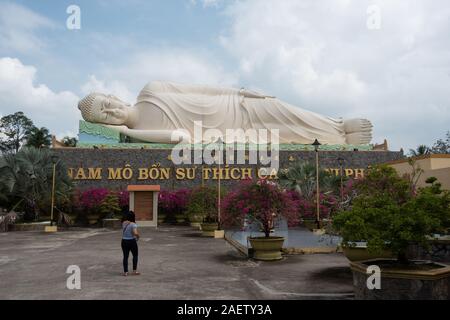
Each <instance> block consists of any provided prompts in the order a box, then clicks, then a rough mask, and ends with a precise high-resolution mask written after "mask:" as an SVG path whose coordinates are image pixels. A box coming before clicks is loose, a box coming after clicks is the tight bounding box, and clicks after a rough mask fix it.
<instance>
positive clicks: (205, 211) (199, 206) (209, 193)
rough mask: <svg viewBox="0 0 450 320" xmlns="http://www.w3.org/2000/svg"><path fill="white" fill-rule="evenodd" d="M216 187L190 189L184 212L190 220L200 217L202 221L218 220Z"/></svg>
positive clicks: (214, 221) (212, 221) (211, 221)
mask: <svg viewBox="0 0 450 320" xmlns="http://www.w3.org/2000/svg"><path fill="white" fill-rule="evenodd" d="M217 200H218V199H217V188H215V187H209V186H204V187H198V188H195V189H194V190H192V193H191V195H190V197H189V200H188V204H187V208H186V209H187V210H186V213H187V215H188V217H189V219H190V220H194V217H198V216H200V217H201V221H203V222H204V223H216V222H218V206H217V205H218V201H217Z"/></svg>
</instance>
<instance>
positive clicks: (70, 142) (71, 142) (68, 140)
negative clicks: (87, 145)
mask: <svg viewBox="0 0 450 320" xmlns="http://www.w3.org/2000/svg"><path fill="white" fill-rule="evenodd" d="M62 142H63V144H64V145H65V146H66V147H76V146H77V143H78V140H77V138H75V137H64V138H63V141H62Z"/></svg>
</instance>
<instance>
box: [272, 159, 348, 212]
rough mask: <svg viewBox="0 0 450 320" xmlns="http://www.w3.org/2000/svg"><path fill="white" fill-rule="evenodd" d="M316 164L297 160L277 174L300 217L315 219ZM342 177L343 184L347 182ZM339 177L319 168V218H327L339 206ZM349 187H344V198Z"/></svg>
mask: <svg viewBox="0 0 450 320" xmlns="http://www.w3.org/2000/svg"><path fill="white" fill-rule="evenodd" d="M316 179H317V178H316V166H315V165H313V164H311V163H308V162H303V163H300V162H297V163H295V164H294V165H293V166H292V167H290V168H288V169H285V170H282V171H281V173H280V175H279V181H280V185H281V186H283V187H285V188H287V189H288V190H291V192H290V195H291V197H292V199H293V200H294V201H296V203H297V204H298V214H299V215H300V218H301V219H316V215H317V213H316V211H317V209H316V192H317V191H316V186H317V185H316V183H317V181H316ZM346 180H347V179H346V178H344V181H343V182H344V183H345V185H347V184H348V182H347V181H346ZM340 182H341V181H340V177H339V176H336V175H334V174H331V173H329V172H327V171H325V170H321V169H320V170H319V187H320V195H319V201H320V202H319V211H320V218H321V219H328V218H330V216H331V215H332V214H333V213H334V212H336V210H337V209H338V208H339V206H341V205H342V204H341V203H340V196H337V195H339V193H340ZM349 190H350V189H349V188H348V187H346V188H344V196H345V198H347V197H348V195H349Z"/></svg>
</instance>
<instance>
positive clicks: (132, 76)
mask: <svg viewBox="0 0 450 320" xmlns="http://www.w3.org/2000/svg"><path fill="white" fill-rule="evenodd" d="M98 79H102V80H98ZM153 80H162V81H173V82H179V83H194V84H208V85H220V86H235V85H237V83H238V80H237V76H236V75H235V74H233V73H230V72H227V71H226V70H225V69H224V68H223V67H222V66H221V64H220V61H216V60H215V58H214V57H213V56H212V55H210V54H208V53H206V52H196V51H193V50H189V49H183V48H165V49H160V50H157V51H149V50H148V49H147V50H141V51H139V52H138V53H136V54H134V55H131V56H130V58H129V59H128V60H127V61H125V62H124V63H123V65H121V66H119V67H117V66H115V67H111V66H107V67H106V68H105V69H104V70H102V71H101V75H95V76H91V77H90V79H89V81H88V82H87V83H86V84H85V85H83V87H82V91H83V93H87V92H90V91H100V92H105V93H114V94H115V95H117V96H118V97H120V98H122V97H123V99H126V101H127V102H134V101H135V99H136V97H137V95H138V93H139V91H140V90H141V89H142V88H143V87H144V86H145V84H146V83H148V82H150V81H153Z"/></svg>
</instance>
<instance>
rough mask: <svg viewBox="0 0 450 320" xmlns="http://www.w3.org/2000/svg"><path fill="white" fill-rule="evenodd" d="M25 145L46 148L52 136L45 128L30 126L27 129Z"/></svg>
mask: <svg viewBox="0 0 450 320" xmlns="http://www.w3.org/2000/svg"><path fill="white" fill-rule="evenodd" d="M25 138H26V141H27V142H26V146H27V147H34V148H48V147H50V145H51V143H52V137H51V135H50V132H49V131H48V129H47V128H44V127H42V128H37V127H34V126H33V127H32V128H31V129H29V130H27V132H26V135H25Z"/></svg>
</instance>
